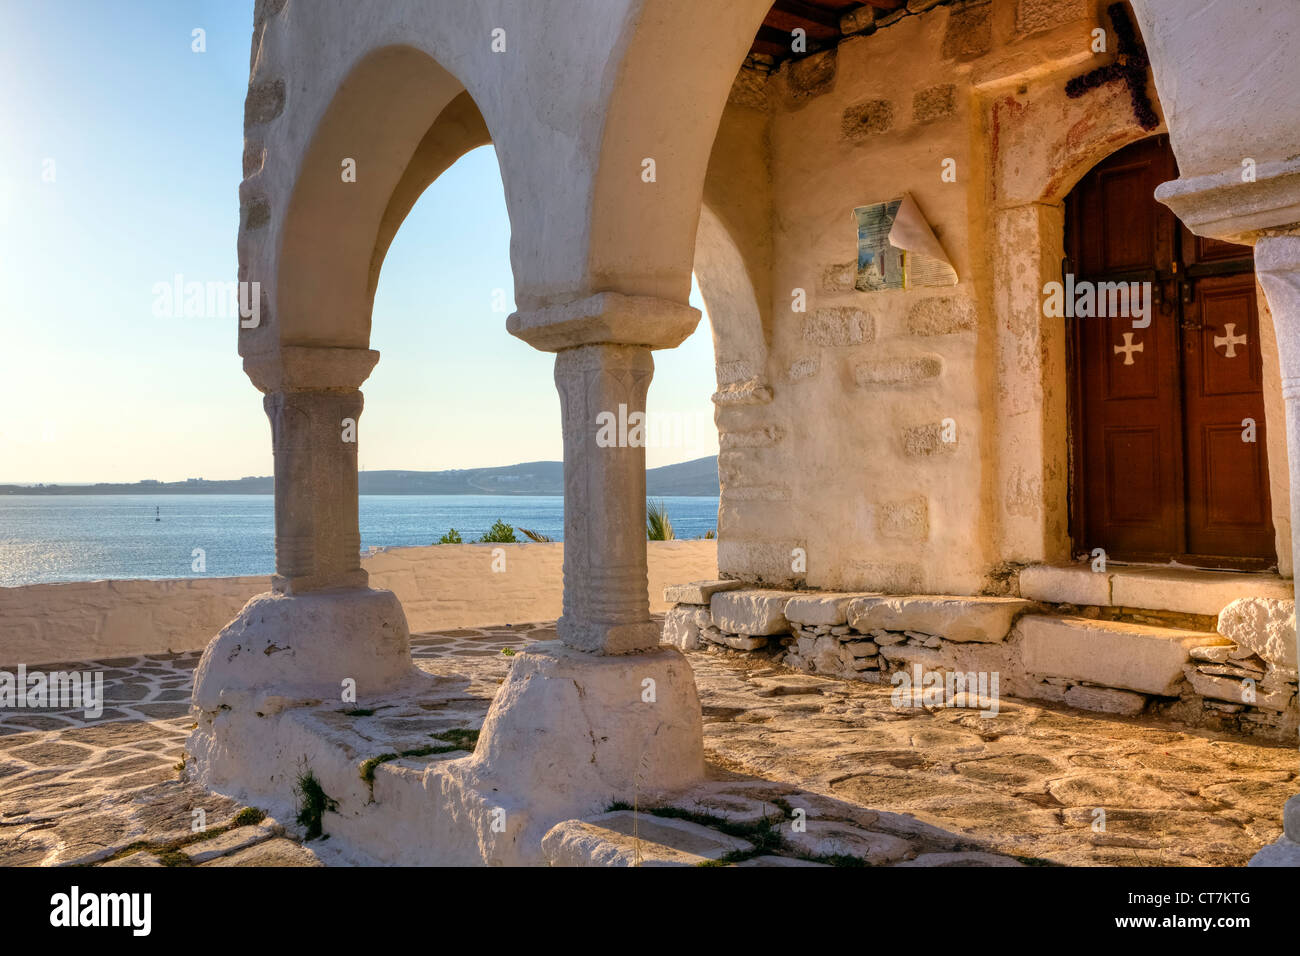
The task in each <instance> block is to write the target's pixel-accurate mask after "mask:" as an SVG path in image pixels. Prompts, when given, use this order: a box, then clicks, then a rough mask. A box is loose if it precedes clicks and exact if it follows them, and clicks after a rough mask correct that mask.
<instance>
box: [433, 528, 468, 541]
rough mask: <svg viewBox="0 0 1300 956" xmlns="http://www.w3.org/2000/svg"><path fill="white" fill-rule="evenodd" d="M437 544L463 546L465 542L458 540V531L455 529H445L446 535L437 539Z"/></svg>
mask: <svg viewBox="0 0 1300 956" xmlns="http://www.w3.org/2000/svg"><path fill="white" fill-rule="evenodd" d="M437 543H438V544H464V543H465V542H464V541H462V540H460V532H459V531H457V530H456V529H455V528H449V529H447V533H446V534H444V535H443V536H442V537H441V538H439V539H438V542H437Z"/></svg>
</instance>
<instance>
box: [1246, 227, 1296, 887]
mask: <svg viewBox="0 0 1300 956" xmlns="http://www.w3.org/2000/svg"><path fill="white" fill-rule="evenodd" d="M1255 274H1256V276H1258V278H1259V284H1260V285H1261V286H1263V288H1264V295H1265V297H1266V298H1267V299H1268V309H1269V311H1270V312H1271V313H1272V314H1273V330H1274V332H1275V333H1276V335H1277V357H1278V364H1279V365H1280V366H1281V367H1282V400H1283V402H1285V403H1286V452H1287V468H1288V471H1289V472H1290V475H1291V561H1292V564H1291V567H1292V568H1293V569H1300V565H1297V564H1296V563H1295V562H1296V560H1297V559H1300V534H1298V532H1300V235H1276V236H1274V235H1266V236H1261V237H1260V239H1259V240H1258V241H1257V242H1256V243H1255ZM1296 645H1297V647H1296V649H1297V654H1300V633H1298V634H1297V636H1296ZM1282 822H1283V835H1282V836H1281V837H1280V838H1279V839H1278V840H1277V842H1276V843H1272V844H1270V845H1269V846H1267V847H1264V849H1263V850H1261V851H1260V852H1259V853H1258V854H1257V855H1256V856H1255V857H1254V859H1252V860H1251V862H1250V865H1251V866H1300V795H1297V796H1293V797H1291V798H1290V799H1289V800H1287V802H1286V807H1285V809H1284V810H1283V813H1282Z"/></svg>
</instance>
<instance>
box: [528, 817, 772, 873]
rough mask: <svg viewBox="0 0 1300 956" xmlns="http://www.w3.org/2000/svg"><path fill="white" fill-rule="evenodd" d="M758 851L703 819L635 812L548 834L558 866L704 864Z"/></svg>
mask: <svg viewBox="0 0 1300 956" xmlns="http://www.w3.org/2000/svg"><path fill="white" fill-rule="evenodd" d="M753 849H754V847H753V845H752V844H750V843H749V842H748V841H746V840H742V839H740V838H739V837H733V836H728V835H727V834H725V833H722V832H720V831H718V830H714V829H711V828H709V827H705V826H700V825H699V824H698V823H691V822H690V821H688V820H678V819H675V818H672V817H657V816H654V815H652V814H650V813H645V812H642V813H634V812H633V811H631V810H614V811H612V812H610V813H604V814H601V815H600V816H598V817H592V818H590V819H588V820H565V821H564V822H563V823H557V824H556V825H555V826H553V827H552V828H551V829H550V830H549V831H547V833H546V836H545V837H543V838H542V852H543V853H545V854H546V858H547V859H548V860H549V861H550V864H551V865H552V866H637V865H640V866H699V865H700V864H702V863H708V862H711V861H716V860H720V859H722V857H724V856H726V855H727V854H729V853H748V852H750V851H752V850H753Z"/></svg>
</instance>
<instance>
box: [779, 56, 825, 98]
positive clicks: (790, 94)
mask: <svg viewBox="0 0 1300 956" xmlns="http://www.w3.org/2000/svg"><path fill="white" fill-rule="evenodd" d="M836 62H837V61H836V56H835V50H833V49H832V50H827V51H825V52H823V53H814V54H813V55H812V56H806V57H802V58H801V59H798V60H789V61H787V62H786V64H785V66H784V67H783V72H784V74H785V89H786V94H785V95H786V105H787V106H788V107H790V108H791V109H797V108H799V107H800V106H802V105H803V104H804V103H806V102H807V101H808V100H811V99H813V98H815V97H818V96H821V95H822V94H823V93H829V92H830V91H831V90H832V89H833V88H834V87H835V71H836Z"/></svg>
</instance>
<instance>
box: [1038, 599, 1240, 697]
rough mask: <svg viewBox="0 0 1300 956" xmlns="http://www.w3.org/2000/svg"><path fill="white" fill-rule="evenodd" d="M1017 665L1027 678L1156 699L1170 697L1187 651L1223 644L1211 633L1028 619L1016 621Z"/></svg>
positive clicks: (1076, 620)
mask: <svg viewBox="0 0 1300 956" xmlns="http://www.w3.org/2000/svg"><path fill="white" fill-rule="evenodd" d="M1019 630H1020V633H1021V635H1022V636H1023V638H1024V640H1023V643H1022V644H1021V662H1022V664H1023V665H1024V669H1025V671H1026V672H1027V673H1029V674H1034V675H1038V676H1041V677H1069V678H1073V679H1074V680H1081V681H1087V682H1088V683H1091V684H1100V685H1101V686H1103V687H1118V688H1122V689H1125V690H1135V691H1139V692H1140V693H1144V694H1155V695H1157V696H1162V697H1172V696H1176V695H1177V692H1178V684H1179V683H1180V682H1181V681H1182V679H1183V665H1184V664H1187V663H1188V662H1189V661H1190V660H1191V655H1190V651H1191V649H1192V648H1193V647H1197V646H1203V645H1207V644H1208V645H1213V644H1219V643H1223V638H1221V637H1219V636H1218V635H1217V634H1209V633H1206V632H1203V631H1181V630H1175V629H1173V628H1165V627H1150V626H1146V625H1141V624H1125V623H1121V622H1117V621H1094V620H1090V619H1088V618H1081V617H1045V616H1042V615H1029V616H1027V617H1025V618H1023V619H1022V620H1021V621H1020V623H1019Z"/></svg>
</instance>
